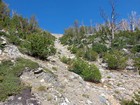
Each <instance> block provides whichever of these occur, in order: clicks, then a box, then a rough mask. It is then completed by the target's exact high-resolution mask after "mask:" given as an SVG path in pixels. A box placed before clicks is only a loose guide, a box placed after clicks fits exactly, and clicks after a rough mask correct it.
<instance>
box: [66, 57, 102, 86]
mask: <svg viewBox="0 0 140 105" xmlns="http://www.w3.org/2000/svg"><path fill="white" fill-rule="evenodd" d="M69 70H70V71H72V72H74V73H76V74H78V75H80V76H81V77H83V79H84V80H86V81H90V82H96V83H98V82H100V80H101V73H100V71H99V69H98V68H97V67H96V66H95V65H94V64H92V65H89V64H88V63H87V62H85V61H84V60H82V59H80V58H78V59H74V60H73V61H72V63H71V65H70V67H69Z"/></svg>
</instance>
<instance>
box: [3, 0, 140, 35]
mask: <svg viewBox="0 0 140 105" xmlns="http://www.w3.org/2000/svg"><path fill="white" fill-rule="evenodd" d="M4 1H5V2H6V3H7V4H8V5H9V7H10V9H11V10H14V11H16V12H17V13H18V14H21V15H22V16H23V17H26V18H29V17H30V16H32V15H35V16H36V18H37V21H38V23H39V25H40V27H41V28H42V29H44V30H48V31H49V32H51V33H63V32H64V29H66V28H68V27H70V26H71V25H72V24H73V22H74V20H79V22H81V23H82V22H83V23H84V24H85V25H89V24H90V20H92V23H93V25H94V24H96V23H103V19H102V18H101V16H100V8H103V9H104V10H105V11H106V13H108V14H109V13H110V11H111V8H110V5H109V3H108V0H4ZM116 1H117V12H118V13H119V18H118V19H122V18H127V17H128V15H129V14H130V12H131V11H136V12H137V14H140V0H116Z"/></svg>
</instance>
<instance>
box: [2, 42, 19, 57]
mask: <svg viewBox="0 0 140 105" xmlns="http://www.w3.org/2000/svg"><path fill="white" fill-rule="evenodd" d="M3 53H5V55H7V56H9V57H10V58H11V59H16V58H18V57H20V55H21V53H20V52H19V50H18V48H17V47H16V46H14V45H6V46H5V49H4V51H3Z"/></svg>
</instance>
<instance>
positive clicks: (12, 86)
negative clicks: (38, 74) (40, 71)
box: [0, 58, 38, 101]
mask: <svg viewBox="0 0 140 105" xmlns="http://www.w3.org/2000/svg"><path fill="white" fill-rule="evenodd" d="M25 67H28V68H29V69H35V68H37V67H38V64H36V63H34V62H32V61H30V60H26V59H23V58H19V59H17V61H16V62H15V64H14V63H12V62H11V61H2V63H1V64H0V101H4V100H5V99H6V98H7V97H8V96H11V95H15V94H18V93H19V92H20V91H21V90H22V89H23V88H24V86H23V85H22V84H21V83H20V79H19V76H20V74H21V73H22V72H23V70H24V69H25Z"/></svg>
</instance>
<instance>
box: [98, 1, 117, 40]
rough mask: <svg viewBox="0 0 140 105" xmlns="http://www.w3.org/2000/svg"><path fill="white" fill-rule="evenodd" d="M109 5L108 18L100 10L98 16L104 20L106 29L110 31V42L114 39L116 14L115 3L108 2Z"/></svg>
mask: <svg viewBox="0 0 140 105" xmlns="http://www.w3.org/2000/svg"><path fill="white" fill-rule="evenodd" d="M109 4H110V6H111V13H110V16H108V15H107V14H106V12H105V11H104V10H103V9H101V11H100V15H101V17H102V18H103V19H104V21H105V24H106V25H107V27H109V29H110V31H111V41H112V40H113V39H114V37H115V31H116V25H117V17H118V14H117V12H116V2H115V1H114V0H109Z"/></svg>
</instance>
